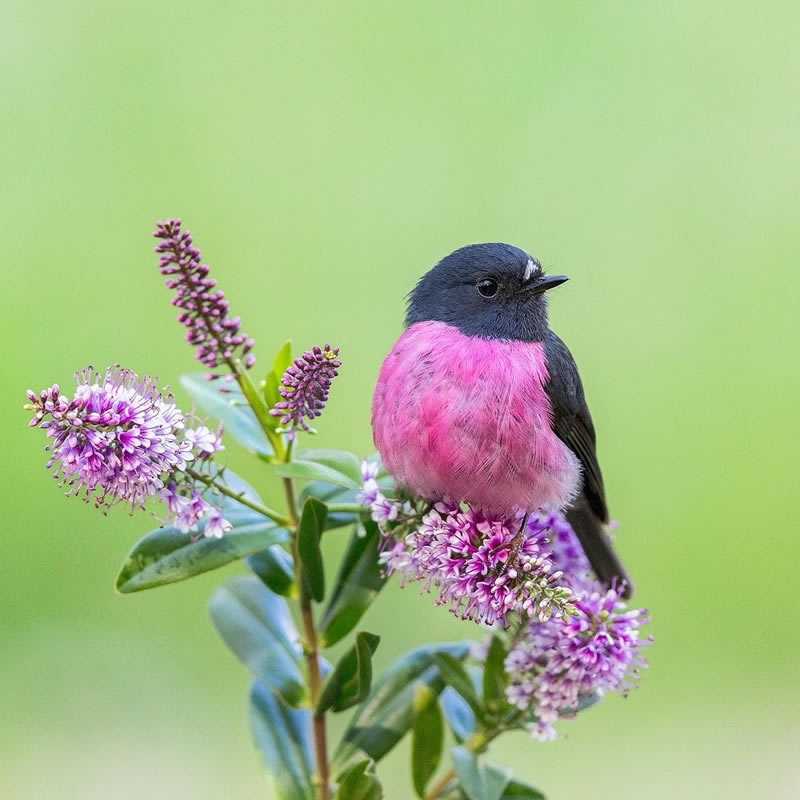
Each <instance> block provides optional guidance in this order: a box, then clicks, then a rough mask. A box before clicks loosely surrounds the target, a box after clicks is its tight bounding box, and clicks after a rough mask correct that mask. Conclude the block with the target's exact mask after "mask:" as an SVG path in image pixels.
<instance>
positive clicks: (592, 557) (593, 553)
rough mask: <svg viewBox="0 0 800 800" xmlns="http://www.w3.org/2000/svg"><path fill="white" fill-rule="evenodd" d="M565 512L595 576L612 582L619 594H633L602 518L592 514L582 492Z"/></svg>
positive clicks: (607, 582)
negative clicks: (619, 588)
mask: <svg viewBox="0 0 800 800" xmlns="http://www.w3.org/2000/svg"><path fill="white" fill-rule="evenodd" d="M566 515H567V522H569V524H570V525H571V526H572V529H573V530H574V531H575V534H576V536H577V537H578V540H579V541H580V543H581V547H582V548H583V552H584V553H585V554H586V558H588V559H589V563H590V564H591V565H592V569H593V570H594V572H595V574H596V575H597V577H598V578H599V579H600V580H601V581H602V582H603V583H604V584H606V585H609V586H610V585H611V584H612V583H614V582H616V584H617V585H618V586H621V587H622V591H621V595H622V597H624V598H625V599H628V598H629V597H630V596H631V594H633V584H632V583H631V579H630V578H629V577H628V573H627V572H626V571H625V567H623V566H622V563H621V562H620V560H619V558H618V557H617V554H616V553H615V552H614V549H613V548H612V546H611V539H610V538H609V536H608V534H607V533H606V532H605V530H604V528H603V523H602V521H601V520H600V519H599V518H598V517H597V516H596V515H595V514H594V512H593V511H592V509H591V508H590V507H589V503H588V501H587V500H586V497H585V496H584V495H583V494H582V493H581V494H580V495H579V496H578V497H577V498H576V499H575V502H574V504H573V505H572V506H571V507H570V508H568V509H567V511H566Z"/></svg>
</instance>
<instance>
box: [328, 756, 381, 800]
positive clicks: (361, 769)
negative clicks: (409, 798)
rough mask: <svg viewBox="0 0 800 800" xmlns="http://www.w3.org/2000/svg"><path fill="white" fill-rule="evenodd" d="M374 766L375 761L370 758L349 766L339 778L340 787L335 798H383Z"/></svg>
mask: <svg viewBox="0 0 800 800" xmlns="http://www.w3.org/2000/svg"><path fill="white" fill-rule="evenodd" d="M374 768H375V762H374V761H372V760H371V759H369V758H365V759H364V760H363V761H359V762H358V763H357V764H353V766H352V767H348V768H347V769H346V770H345V771H344V772H343V773H342V774H341V775H340V776H339V778H338V781H339V789H338V790H337V792H336V794H335V795H334V798H333V800H381V798H382V797H383V789H382V788H381V784H380V782H379V781H378V779H377V777H376V776H375V773H374V771H373V770H374Z"/></svg>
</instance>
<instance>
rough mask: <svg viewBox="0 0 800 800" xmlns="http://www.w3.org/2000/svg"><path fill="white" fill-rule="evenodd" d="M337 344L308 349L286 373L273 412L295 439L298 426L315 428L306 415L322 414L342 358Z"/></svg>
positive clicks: (271, 412) (306, 428) (316, 415)
mask: <svg viewBox="0 0 800 800" xmlns="http://www.w3.org/2000/svg"><path fill="white" fill-rule="evenodd" d="M338 355H339V348H338V347H333V348H332V347H331V346H330V345H329V344H326V345H325V346H324V347H314V348H313V349H312V350H306V351H305V353H303V355H302V357H300V358H296V359H295V360H294V364H292V365H290V366H289V368H288V369H287V370H286V372H284V373H283V377H282V378H281V384H280V387H279V388H278V391H279V392H280V393H281V396H282V397H283V400H281V401H279V402H277V403H275V406H274V407H273V408H271V409H270V412H269V413H270V414H272V415H273V416H276V417H280V422H281V425H282V426H284V429H285V430H286V431H287V432H288V434H289V438H290V439H293V438H294V437H295V434H296V432H297V430H304V431H309V430H312V429H311V428H310V427H309V425H308V423H307V422H306V420H307V419H314V418H315V417H318V416H319V415H320V414H322V409H323V408H325V403H326V402H327V400H328V392H329V390H330V388H331V381H333V379H334V378H335V377H336V376H337V375H338V374H339V373H338V372H337V368H338V367H340V366H341V365H342V362H341V361H340V360H339V359H338V358H337V356H338Z"/></svg>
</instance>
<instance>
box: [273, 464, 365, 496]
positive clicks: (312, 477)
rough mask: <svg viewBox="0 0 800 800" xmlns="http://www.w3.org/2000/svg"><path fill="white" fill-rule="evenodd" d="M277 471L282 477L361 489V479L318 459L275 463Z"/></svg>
mask: <svg viewBox="0 0 800 800" xmlns="http://www.w3.org/2000/svg"><path fill="white" fill-rule="evenodd" d="M275 472H276V474H277V475H279V476H280V477H281V478H297V479H298V480H304V481H325V482H326V483H335V484H336V485H337V486H344V487H345V488H347V489H360V488H361V481H360V480H359V481H355V480H353V478H351V477H350V476H349V475H347V474H346V473H344V472H341V471H340V470H338V469H334V468H333V467H329V466H328V465H327V464H320V463H317V462H316V461H299V460H298V461H289V462H288V463H286V464H284V463H280V464H275Z"/></svg>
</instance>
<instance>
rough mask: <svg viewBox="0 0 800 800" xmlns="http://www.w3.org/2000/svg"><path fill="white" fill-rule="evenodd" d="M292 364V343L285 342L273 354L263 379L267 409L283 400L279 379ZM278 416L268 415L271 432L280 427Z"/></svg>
mask: <svg viewBox="0 0 800 800" xmlns="http://www.w3.org/2000/svg"><path fill="white" fill-rule="evenodd" d="M291 363H292V343H291V342H290V341H286V342H284V343H283V345H282V346H281V348H280V350H278V352H277V353H276V354H275V360H274V361H273V362H272V369H271V370H270V371H269V372H268V373H267V377H266V378H265V379H264V384H263V390H264V401H265V403H266V406H267V408H272V407H273V406H274V405H275V403H279V402H280V401H281V400H283V397H282V396H281V393H280V390H279V387H280V385H281V378H282V377H283V373H284V372H286V369H287V368H288V367H289V365H290V364H291ZM280 424H281V423H280V416H278V415H274V414H270V415H269V418H268V425H269V427H270V428H271V429H272V430H275V429H276V428H278V427H279V426H280Z"/></svg>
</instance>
